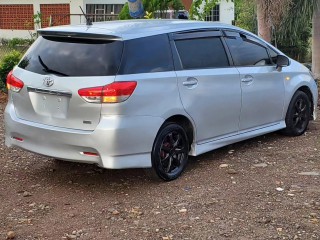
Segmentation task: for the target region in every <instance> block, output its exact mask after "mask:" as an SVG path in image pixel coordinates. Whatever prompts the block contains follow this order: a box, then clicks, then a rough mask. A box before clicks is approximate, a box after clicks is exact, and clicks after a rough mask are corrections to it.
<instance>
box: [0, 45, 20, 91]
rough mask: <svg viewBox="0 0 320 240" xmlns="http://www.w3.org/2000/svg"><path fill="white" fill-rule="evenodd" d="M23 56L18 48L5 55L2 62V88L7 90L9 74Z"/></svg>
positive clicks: (0, 82)
mask: <svg viewBox="0 0 320 240" xmlns="http://www.w3.org/2000/svg"><path fill="white" fill-rule="evenodd" d="M21 57H22V54H21V53H20V52H18V51H16V50H13V51H11V52H10V53H8V54H7V55H5V56H4V57H3V59H2V61H1V62H0V90H2V91H4V90H5V86H6V78H7V75H8V73H9V72H10V71H11V70H12V69H13V68H14V66H16V65H17V64H18V63H19V61H20V59H21Z"/></svg>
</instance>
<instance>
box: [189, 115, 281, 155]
mask: <svg viewBox="0 0 320 240" xmlns="http://www.w3.org/2000/svg"><path fill="white" fill-rule="evenodd" d="M285 127H286V123H285V121H281V122H278V123H273V124H267V125H264V126H260V127H256V128H251V129H246V130H243V131H239V132H236V133H232V134H228V135H224V136H219V137H217V138H213V139H209V140H206V141H204V142H200V143H197V144H193V145H192V146H191V151H190V153H189V155H191V156H198V155H200V154H202V153H205V152H209V151H212V150H215V149H217V148H221V147H224V146H226V145H230V144H232V143H236V142H240V141H243V140H246V139H249V138H254V137H257V136H260V135H264V134H267V133H270V132H275V131H278V130H280V129H283V128H285Z"/></svg>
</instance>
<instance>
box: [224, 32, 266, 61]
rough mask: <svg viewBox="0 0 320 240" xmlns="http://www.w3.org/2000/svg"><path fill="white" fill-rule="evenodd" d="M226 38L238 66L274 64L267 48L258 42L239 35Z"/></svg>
mask: <svg viewBox="0 0 320 240" xmlns="http://www.w3.org/2000/svg"><path fill="white" fill-rule="evenodd" d="M225 39H226V42H227V44H228V47H229V49H230V52H231V55H232V58H233V61H234V64H235V65H236V66H265V65H272V63H271V60H270V58H269V54H268V51H267V49H266V48H265V47H263V46H261V45H260V44H258V43H257V42H255V41H252V40H249V39H246V38H239V37H231V38H228V37H226V38H225Z"/></svg>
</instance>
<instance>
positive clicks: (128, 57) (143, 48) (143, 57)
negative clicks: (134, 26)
mask: <svg viewBox="0 0 320 240" xmlns="http://www.w3.org/2000/svg"><path fill="white" fill-rule="evenodd" d="M173 70H174V67H173V59H172V53H171V47H170V42H169V38H168V35H167V34H162V35H156V36H151V37H144V38H138V39H132V40H128V41H125V46H124V53H123V60H122V63H121V67H120V71H119V74H137V73H153V72H166V71H173Z"/></svg>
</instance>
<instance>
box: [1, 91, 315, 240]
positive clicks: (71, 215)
mask: <svg viewBox="0 0 320 240" xmlns="http://www.w3.org/2000/svg"><path fill="white" fill-rule="evenodd" d="M1 99H2V103H0V112H1V113H0V136H1V138H0V150H1V156H0V165H1V168H0V203H1V208H0V239H6V238H7V234H8V232H9V231H12V232H11V233H9V235H10V234H12V237H14V235H15V238H14V239H21V240H29V239H53V240H55V239H160V240H165V239H215V240H220V239H236V240H250V239H255V240H256V239H261V240H262V239H263V240H264V239H305V240H313V239H320V176H319V174H320V161H319V158H320V140H319V133H320V121H316V122H312V123H311V124H310V127H309V130H308V131H307V133H306V134H305V135H303V136H301V137H297V138H290V137H284V136H281V135H279V134H277V133H273V134H268V135H265V136H261V137H258V138H255V139H252V140H249V141H245V142H242V143H238V144H234V145H231V146H228V147H225V148H222V149H219V150H217V151H213V152H209V153H207V154H204V155H201V156H199V157H196V158H191V160H190V164H189V166H188V168H187V170H186V172H185V173H184V174H183V175H182V176H181V177H180V178H179V179H178V180H176V181H173V182H169V183H165V182H161V181H158V182H157V181H154V180H150V179H149V178H148V177H147V176H146V174H145V173H144V171H143V170H141V169H135V170H104V169H100V168H98V167H95V166H92V165H86V164H76V163H68V162H62V161H55V160H53V159H50V158H47V157H42V156H38V155H35V154H32V153H28V152H26V151H22V150H19V149H8V148H6V147H5V146H4V127H3V111H4V107H5V104H4V103H3V102H4V99H5V96H2V97H0V102H1ZM301 173H304V174H302V175H301Z"/></svg>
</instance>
